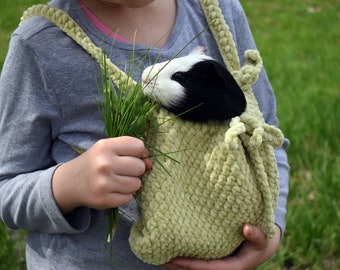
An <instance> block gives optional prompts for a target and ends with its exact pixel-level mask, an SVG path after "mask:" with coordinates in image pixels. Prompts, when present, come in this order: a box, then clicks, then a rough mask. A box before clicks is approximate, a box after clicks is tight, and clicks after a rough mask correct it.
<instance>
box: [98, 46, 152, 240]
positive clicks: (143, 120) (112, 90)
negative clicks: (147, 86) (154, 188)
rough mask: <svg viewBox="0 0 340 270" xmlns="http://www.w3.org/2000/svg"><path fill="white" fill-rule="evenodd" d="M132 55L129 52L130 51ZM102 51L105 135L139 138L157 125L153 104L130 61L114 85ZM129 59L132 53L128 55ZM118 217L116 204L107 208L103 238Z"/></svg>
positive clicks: (111, 233)
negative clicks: (120, 78) (111, 207)
mask: <svg viewBox="0 0 340 270" xmlns="http://www.w3.org/2000/svg"><path fill="white" fill-rule="evenodd" d="M132 55H133V53H132ZM106 60H107V59H106V54H105V53H104V54H103V59H102V65H101V86H98V88H99V89H100V95H102V97H103V100H102V101H101V102H98V105H99V109H100V112H101V115H102V118H103V121H104V128H105V132H106V134H107V136H108V137H111V138H113V137H120V136H132V137H136V138H139V139H141V140H143V141H145V140H146V137H147V134H148V133H149V132H150V131H152V130H155V129H157V122H156V121H155V120H154V110H155V108H156V104H155V103H154V102H153V101H152V100H151V99H149V98H147V97H146V96H145V95H144V94H143V87H142V85H141V84H140V83H135V82H132V77H133V64H132V66H131V67H129V70H128V72H127V75H128V76H127V78H126V79H124V80H120V81H119V84H118V86H117V87H116V86H115V85H114V83H113V82H112V79H111V78H110V75H109V71H108V68H107V65H106V63H107V62H106ZM131 60H132V61H131V63H133V57H132V59H131ZM118 218H119V211H118V208H114V209H109V210H108V232H107V241H108V242H112V240H113V237H114V234H115V231H116V229H117V224H118Z"/></svg>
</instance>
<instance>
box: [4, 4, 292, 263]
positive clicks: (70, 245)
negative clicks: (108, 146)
mask: <svg viewBox="0 0 340 270" xmlns="http://www.w3.org/2000/svg"><path fill="white" fill-rule="evenodd" d="M50 4H51V5H54V6H57V7H59V8H61V9H63V10H64V11H66V12H67V13H68V14H69V15H70V16H71V17H72V18H74V20H76V21H77V22H78V24H79V25H80V26H81V27H82V28H83V30H84V31H85V32H86V33H87V35H88V36H89V37H90V38H91V39H92V40H93V41H94V42H95V43H96V44H97V45H98V46H100V47H104V48H105V49H106V51H107V52H111V54H110V57H111V60H112V62H114V63H115V64H116V65H118V66H119V67H120V68H121V69H122V70H125V69H126V63H127V61H128V59H129V54H130V52H131V50H132V45H131V44H129V43H123V42H119V41H115V42H113V41H112V40H111V39H110V38H108V37H106V36H105V35H104V34H103V33H101V32H100V31H99V30H98V29H97V28H96V27H95V26H94V25H93V24H92V23H91V22H90V21H89V19H88V18H87V15H86V14H85V13H84V12H83V10H82V9H81V7H80V6H79V3H78V1H77V0H67V1H65V0H53V1H51V2H50ZM220 6H221V8H222V10H223V13H224V16H225V18H226V21H227V23H228V25H229V27H230V29H231V31H232V33H233V36H234V39H235V42H236V45H237V48H238V51H239V55H240V57H241V61H242V62H243V61H244V59H243V53H244V51H245V50H246V49H252V48H255V44H254V41H253V38H252V35H251V32H250V30H249V26H248V23H247V20H246V17H245V14H244V12H243V10H242V8H241V6H240V4H239V2H238V1H236V0H224V1H220ZM206 26H207V22H206V20H205V17H204V15H203V12H202V9H201V7H200V5H199V3H198V1H188V0H181V1H177V18H176V23H175V26H174V28H173V31H172V33H171V35H170V38H169V40H168V42H167V44H166V45H165V46H164V47H163V48H162V49H161V50H160V49H157V48H149V49H148V57H147V59H146V61H144V62H143V63H140V64H137V65H136V71H135V79H138V78H139V76H140V72H141V71H142V70H143V68H144V67H145V66H147V65H149V64H152V63H154V62H155V61H156V59H157V57H159V55H160V54H161V57H160V58H159V59H158V61H164V60H167V59H169V58H170V57H172V56H173V55H175V54H176V53H177V52H178V50H179V49H181V48H183V47H184V46H185V45H187V43H188V42H189V41H190V40H191V39H192V38H193V37H194V36H196V35H197V33H199V32H200V31H201V30H202V29H204V28H205V27H206ZM199 45H203V46H204V47H205V50H206V53H207V54H208V55H210V56H212V57H214V58H215V59H217V60H218V61H220V62H221V63H222V59H221V56H220V54H219V51H218V49H217V45H216V43H215V41H214V39H213V37H212V35H211V33H210V31H205V32H204V33H203V34H202V35H201V36H199V37H198V38H197V39H195V40H194V41H193V42H192V43H191V44H190V45H189V46H188V47H187V48H186V49H185V50H184V51H183V53H182V54H183V55H186V54H188V53H189V52H190V51H191V50H192V49H193V48H195V47H197V46H199ZM112 46H113V49H112ZM134 50H135V58H136V59H137V58H138V57H142V58H143V56H145V52H146V46H144V45H142V44H136V45H135V47H134ZM98 74H99V67H98V65H97V64H96V62H95V61H94V60H93V59H92V58H91V56H89V55H88V54H87V53H86V52H85V51H84V50H83V49H82V48H81V47H79V46H78V45H77V44H76V43H75V42H74V41H73V40H71V39H70V38H69V37H68V36H66V35H65V34H64V33H63V32H62V31H61V30H60V29H59V28H58V27H56V26H55V25H53V24H52V23H51V22H49V21H48V20H46V19H43V18H41V17H33V18H31V19H28V20H27V21H25V22H24V23H23V24H21V25H20V26H19V27H18V28H17V29H16V30H15V32H14V33H13V35H12V38H11V42H10V46H9V51H8V55H7V58H6V61H5V64H4V66H3V69H2V73H1V78H0V149H1V151H0V217H1V219H2V220H3V221H4V223H5V224H6V225H7V226H8V227H9V228H11V229H20V228H22V229H25V230H27V231H28V232H29V236H28V240H27V249H26V253H27V265H28V269H63V270H65V269H124V270H128V269H162V267H161V266H150V265H146V264H144V263H143V262H141V261H140V260H138V259H137V258H136V257H135V256H134V254H133V253H132V252H131V251H130V248H129V244H128V241H127V239H128V236H129V231H130V228H131V226H132V225H133V223H134V222H135V221H136V219H137V218H138V215H139V214H138V208H137V206H136V203H135V202H134V201H132V202H131V203H129V204H128V205H126V206H123V207H121V215H120V224H119V229H118V231H117V233H116V235H115V238H114V244H113V245H114V247H115V252H114V256H113V257H111V256H110V253H109V252H106V253H104V252H103V248H104V243H105V240H106V230H107V227H106V226H107V219H106V215H105V211H97V210H93V209H89V208H86V207H79V208H78V209H76V210H74V211H73V212H71V213H69V214H67V215H63V214H62V213H61V212H60V210H59V208H58V206H57V204H56V202H55V200H54V197H53V194H52V188H51V179H52V176H53V173H54V171H55V169H56V168H57V166H58V165H60V164H62V163H64V162H67V161H68V160H70V159H73V158H74V157H76V156H77V153H76V152H75V151H74V150H73V149H72V148H71V147H70V145H74V146H78V147H80V148H84V149H88V148H89V147H91V146H92V145H93V144H94V142H96V141H97V140H98V139H101V138H104V137H105V133H104V131H103V130H104V126H103V122H102V119H101V116H100V113H99V110H98V106H97V104H96V101H95V100H96V96H97V95H98V89H97V86H96V78H98ZM254 92H255V95H256V97H257V99H258V102H259V105H260V108H261V110H262V112H263V115H264V117H265V120H266V122H267V123H270V124H273V125H277V118H276V105H275V98H274V94H273V91H272V89H271V86H270V83H269V81H268V78H267V75H266V73H265V71H264V70H263V71H262V73H261V75H260V78H259V80H258V82H257V83H256V84H255V85H254ZM287 145H288V141H287V140H285V143H284V145H283V147H282V148H280V149H277V150H276V156H277V162H278V166H279V171H280V198H279V205H278V208H277V210H276V213H275V220H276V223H277V224H278V225H279V226H280V227H281V229H282V231H284V229H285V213H286V200H287V193H288V173H289V166H288V163H287V157H286V153H285V150H284V148H285V147H286V146H287Z"/></svg>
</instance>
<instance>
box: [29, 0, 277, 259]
mask: <svg viewBox="0 0 340 270" xmlns="http://www.w3.org/2000/svg"><path fill="white" fill-rule="evenodd" d="M200 2H201V5H202V8H203V10H204V12H205V14H206V17H207V20H208V22H209V24H210V29H211V31H212V33H213V35H214V37H215V39H216V41H217V44H218V46H219V50H220V52H221V54H222V56H223V59H224V61H225V64H226V66H227V67H228V70H229V71H231V73H232V74H233V76H234V78H235V79H236V80H237V82H238V84H239V85H240V87H241V88H242V90H243V91H244V94H245V96H246V99H247V108H246V111H245V112H244V113H243V114H242V115H240V116H239V117H235V118H233V119H232V120H231V121H227V122H225V123H224V124H221V123H215V122H209V123H206V124H198V123H191V122H183V121H182V120H181V119H179V118H174V115H172V114H170V113H169V112H167V111H166V110H164V109H160V110H159V112H158V114H157V119H158V122H159V123H160V124H161V125H160V128H159V131H158V132H157V133H155V134H154V136H152V137H149V138H148V142H149V143H150V145H153V146H154V147H155V148H157V149H158V150H160V151H162V152H164V153H169V152H174V151H177V150H181V149H187V150H185V151H179V152H177V153H176V154H174V156H173V157H174V159H176V160H177V161H179V163H176V162H174V161H173V160H171V159H164V160H163V161H162V165H163V166H165V167H166V169H167V170H168V172H170V174H171V176H169V174H168V173H167V172H166V171H165V170H164V169H163V168H162V167H161V166H159V164H157V163H155V164H154V166H153V169H152V170H151V171H149V172H148V173H147V174H146V175H144V176H143V186H142V188H141V190H140V191H139V192H138V194H137V199H138V201H139V204H140V206H141V213H142V217H141V219H140V220H138V221H137V223H136V224H135V225H134V226H133V228H132V230H131V234H130V238H129V242H130V246H131V249H132V251H133V252H134V253H135V254H136V256H137V257H139V258H140V259H141V260H143V261H145V262H146V263H150V264H163V263H166V262H168V261H170V260H171V259H173V258H175V257H178V256H183V257H193V258H201V259H213V258H221V257H225V256H226V255H228V254H230V253H231V252H232V251H234V249H235V248H237V247H238V246H239V245H240V243H241V242H242V241H243V240H244V237H243V235H242V225H243V224H244V223H251V224H254V225H256V226H258V227H260V228H262V229H263V231H264V232H265V233H266V234H267V236H268V237H269V238H271V237H273V236H274V234H275V227H274V211H275V209H276V206H277V197H278V189H279V184H278V170H277V165H276V160H275V155H274V147H279V146H280V145H281V144H282V141H283V135H282V133H281V131H280V130H279V129H277V128H276V127H274V126H270V125H268V124H266V123H265V122H264V119H263V117H262V114H261V112H260V110H259V108H258V104H257V101H256V98H255V96H254V94H253V91H252V88H251V85H252V84H253V83H254V82H255V81H256V80H257V78H258V75H259V73H260V71H261V69H262V60H261V57H260V55H259V53H258V51H256V50H249V51H246V52H245V58H246V64H245V65H244V66H243V67H242V68H240V63H239V58H238V55H237V50H236V47H235V44H234V41H233V38H232V35H231V33H230V31H229V28H228V26H227V25H226V23H225V20H224V18H223V16H222V13H221V10H220V8H219V6H218V1H216V0H201V1H200ZM37 15H38V16H44V17H46V18H47V19H49V20H51V21H52V22H54V23H55V24H56V25H57V26H59V27H60V28H61V29H62V30H63V31H64V32H65V33H67V34H68V35H69V36H70V37H71V38H73V39H74V40H75V41H76V42H77V43H78V44H79V45H80V46H82V47H83V48H84V49H85V50H87V51H88V53H89V54H90V55H91V56H92V57H93V58H94V59H96V60H97V62H98V63H99V64H101V61H102V53H103V52H102V50H101V49H100V48H98V47H96V46H95V45H94V44H93V43H92V41H91V40H90V39H89V38H88V37H87V36H86V34H85V33H84V32H83V31H82V30H81V29H80V27H79V26H78V25H77V24H76V23H75V22H74V21H73V20H72V19H71V18H70V17H69V16H68V15H67V14H66V13H64V12H63V11H61V10H58V9H56V8H53V7H49V6H46V5H38V6H34V7H32V8H30V9H29V10H28V11H27V12H26V13H25V14H24V16H23V20H24V19H27V18H29V17H32V16H37ZM106 65H107V67H108V68H109V71H110V74H111V78H112V80H113V81H114V82H115V83H116V84H117V85H119V81H120V80H126V78H127V75H126V74H125V73H123V72H122V71H120V70H119V69H118V68H117V67H116V66H115V65H114V64H113V63H112V62H111V61H110V60H109V59H108V58H107V63H106ZM130 81H131V83H132V84H134V83H135V82H134V81H133V80H130ZM166 119H171V120H169V121H166ZM159 158H161V157H159Z"/></svg>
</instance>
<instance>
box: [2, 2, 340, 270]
mask: <svg viewBox="0 0 340 270" xmlns="http://www.w3.org/2000/svg"><path fill="white" fill-rule="evenodd" d="M180 1H182V0H180ZM33 3H38V1H34V0H2V1H1V3H0V36H1V37H2V38H1V40H0V66H1V65H2V64H3V60H4V57H5V55H6V51H7V47H8V41H9V36H10V33H11V32H12V30H13V29H14V27H15V26H16V25H17V23H18V21H19V18H20V15H21V13H22V11H23V10H24V9H25V8H26V7H28V6H30V5H31V4H33ZM241 3H242V4H243V6H244V8H245V10H246V13H247V16H248V18H249V23H250V26H251V28H252V30H253V34H254V37H255V40H256V42H257V45H258V48H259V50H260V52H261V54H262V57H263V59H264V64H265V67H266V70H267V73H268V76H269V77H270V80H271V82H272V85H273V88H274V90H275V93H276V97H277V103H278V116H279V120H280V127H281V129H282V130H283V131H284V133H285V135H286V136H287V137H288V138H289V139H290V141H291V146H290V148H289V150H288V155H289V160H290V165H291V181H290V194H289V201H288V214H287V229H286V232H285V235H284V237H283V239H282V244H281V246H280V248H279V251H278V253H277V254H276V255H275V256H274V257H273V258H272V259H271V260H270V261H268V262H267V263H266V264H264V265H263V266H261V267H259V269H261V270H263V269H292V270H293V269H334V270H335V269H340V232H339V228H340V125H339V119H340V105H339V104H340V75H339V74H340V51H339V48H340V31H339V27H340V0H323V1H320V0H305V1H292V0H277V1H269V0H263V1H256V0H241ZM13 238H14V240H13ZM15 238H18V235H17V234H14V235H13V234H12V233H10V232H9V231H8V230H7V229H5V228H4V226H3V225H2V224H0V246H1V248H0V269H19V265H20V258H22V257H23V255H22V251H21V250H22V243H20V240H15ZM19 239H22V236H20V234H19ZM18 250H19V251H18ZM20 251H21V252H20Z"/></svg>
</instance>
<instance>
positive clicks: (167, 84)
mask: <svg viewBox="0 0 340 270" xmlns="http://www.w3.org/2000/svg"><path fill="white" fill-rule="evenodd" d="M142 84H143V92H144V94H145V95H146V96H149V97H151V98H153V99H155V100H156V101H157V102H159V103H160V104H161V105H162V106H163V107H164V108H166V109H167V110H169V111H170V112H172V113H174V114H176V115H178V116H179V117H181V118H182V119H184V120H190V121H193V122H206V121H209V120H216V121H225V120H229V119H231V118H233V117H235V116H239V115H240V114H242V113H243V112H244V110H245V108H246V99H245V96H244V93H243V91H242V90H241V88H240V87H239V85H238V84H237V82H236V81H235V79H234V77H233V76H232V75H231V74H230V73H229V72H228V70H227V69H226V68H225V67H223V66H222V65H221V64H219V63H218V62H217V61H216V60H214V59H213V58H211V57H209V56H207V55H206V54H204V49H203V47H198V48H196V49H195V50H193V51H192V52H191V53H190V54H188V55H187V56H184V57H179V58H174V59H171V60H169V61H165V62H162V63H157V64H154V65H152V66H149V67H147V68H146V69H145V70H144V71H143V74H142Z"/></svg>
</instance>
